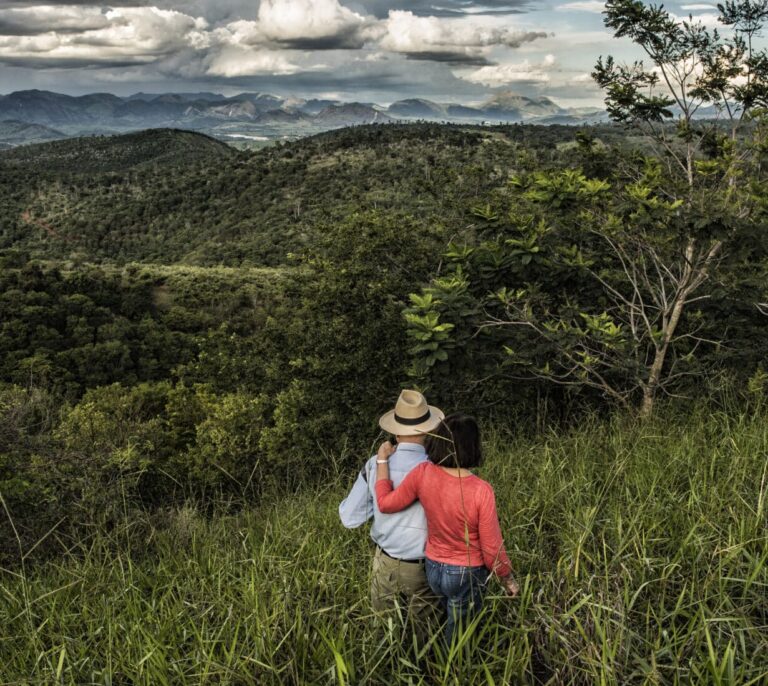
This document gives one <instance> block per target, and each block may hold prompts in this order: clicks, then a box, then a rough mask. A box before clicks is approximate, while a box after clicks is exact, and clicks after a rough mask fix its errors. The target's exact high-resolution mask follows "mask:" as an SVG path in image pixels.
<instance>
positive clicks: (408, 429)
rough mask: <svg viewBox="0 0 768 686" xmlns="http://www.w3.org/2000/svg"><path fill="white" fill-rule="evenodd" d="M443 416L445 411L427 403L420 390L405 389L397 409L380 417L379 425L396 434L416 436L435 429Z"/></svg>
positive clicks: (398, 400)
mask: <svg viewBox="0 0 768 686" xmlns="http://www.w3.org/2000/svg"><path fill="white" fill-rule="evenodd" d="M443 417H445V414H444V413H443V411H442V410H439V409H438V408H436V407H433V406H432V405H427V399H426V398H425V397H424V396H423V395H422V394H421V393H419V392H418V391H403V392H402V393H400V397H399V398H398V399H397V404H396V405H395V409H394V410H391V411H390V412H387V413H386V414H385V415H384V416H383V417H382V418H381V419H379V426H380V427H381V428H382V429H384V431H387V432H388V433H391V434H394V435H395V436H416V435H418V434H425V433H429V432H430V431H434V430H435V429H436V428H437V427H438V426H439V425H440V422H441V420H442V419H443Z"/></svg>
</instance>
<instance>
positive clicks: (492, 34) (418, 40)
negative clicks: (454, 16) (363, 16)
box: [379, 11, 547, 64]
mask: <svg viewBox="0 0 768 686" xmlns="http://www.w3.org/2000/svg"><path fill="white" fill-rule="evenodd" d="M384 29H385V33H384V35H383V37H382V39H381V40H380V42H379V46H380V47H381V48H382V49H383V50H388V51H389V52H397V53H401V54H404V55H407V56H408V57H410V58H411V59H429V60H434V61H445V62H452V63H461V62H466V63H469V64H478V63H482V64H488V59H487V55H488V53H489V51H490V49H491V48H493V47H496V46H506V47H510V48H518V47H520V46H521V45H523V44H524V43H529V42H531V41H534V40H536V39H537V38H543V37H546V35H547V34H546V33H543V32H522V31H515V30H514V29H510V28H505V27H498V26H488V25H482V24H477V23H473V22H469V21H455V20H441V19H438V18H437V17H418V16H416V15H415V14H414V13H413V12H410V11H408V12H405V11H392V12H390V13H389V18H388V19H387V20H386V22H385V23H384Z"/></svg>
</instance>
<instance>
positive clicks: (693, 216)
mask: <svg viewBox="0 0 768 686" xmlns="http://www.w3.org/2000/svg"><path fill="white" fill-rule="evenodd" d="M718 7H719V11H720V21H721V22H722V23H723V25H724V26H725V27H727V29H726V31H727V35H721V34H720V33H719V32H717V31H709V30H708V29H707V28H705V27H704V26H703V25H702V24H701V23H697V22H696V21H694V20H693V19H691V18H689V19H687V20H686V19H683V20H681V19H678V18H676V17H674V16H673V15H671V14H670V13H669V12H667V11H666V10H664V8H663V7H661V6H653V5H651V6H646V5H645V4H643V3H642V2H640V0H608V2H607V4H606V10H605V23H606V25H607V26H608V27H609V28H611V29H613V31H614V35H615V36H616V37H617V38H622V37H627V38H630V39H631V40H632V41H633V42H634V43H635V44H637V45H638V46H639V47H640V48H641V49H642V50H643V51H644V52H645V54H646V55H647V56H648V59H649V65H648V66H646V65H645V64H644V63H643V62H640V61H638V62H635V63H634V64H631V65H622V64H618V63H616V62H615V61H614V60H613V58H612V57H607V58H605V59H603V58H600V59H599V60H598V62H597V65H596V67H595V71H594V73H593V76H594V78H595V79H596V81H597V83H598V84H599V85H600V86H601V87H602V88H603V89H604V91H605V94H606V100H605V101H606V106H607V109H608V112H609V114H610V116H611V117H612V119H613V120H614V121H616V122H619V123H621V124H623V125H625V126H626V127H627V128H628V129H630V130H633V131H635V132H639V133H641V134H642V135H643V137H644V141H645V142H646V145H647V146H649V147H650V150H651V151H652V152H651V154H648V153H647V152H645V153H642V152H636V153H633V154H620V153H618V152H617V153H616V155H615V157H614V158H613V160H612V162H613V165H614V166H613V170H612V171H611V173H609V174H607V176H606V178H601V179H592V178H588V177H586V176H584V174H583V173H581V172H580V171H579V170H562V169H557V170H554V171H552V170H550V171H541V170H539V171H533V172H529V173H521V174H517V175H516V176H515V177H514V179H513V180H512V183H511V187H510V189H509V190H508V194H507V197H506V198H502V203H506V204H507V205H506V212H504V211H502V210H503V208H500V207H499V206H498V205H499V204H501V203H499V201H498V200H497V201H496V203H497V204H496V206H495V207H492V206H489V207H488V208H485V209H478V210H477V211H476V214H477V215H479V217H480V220H481V223H482V227H483V229H482V232H481V240H480V242H479V243H478V244H477V245H474V246H467V247H465V248H464V250H463V252H462V251H461V250H456V248H453V249H452V251H451V250H449V254H448V255H447V257H448V258H450V256H451V255H453V263H454V265H455V267H454V268H455V269H456V270H457V273H461V274H463V275H464V277H465V278H469V279H470V280H471V283H472V286H471V287H472V289H473V290H474V291H475V293H476V295H477V297H479V299H480V300H481V303H482V312H483V314H484V316H483V317H482V318H480V320H476V322H475V326H476V330H477V331H478V332H480V331H483V330H489V329H491V330H494V329H495V330H497V332H500V333H496V335H495V336H494V337H493V340H494V341H495V342H496V343H497V344H501V346H502V347H503V349H504V350H505V351H506V353H507V357H506V360H505V363H504V364H502V365H500V367H499V371H500V372H501V373H506V374H512V373H520V372H521V370H523V369H524V370H525V371H527V373H528V374H529V375H533V376H538V377H543V378H545V379H548V380H550V381H554V382H557V383H559V384H562V385H569V386H579V387H584V386H587V387H593V388H596V389H598V390H599V391H600V392H601V393H603V394H604V395H606V396H608V397H610V398H611V399H613V400H615V401H617V402H619V403H621V404H625V405H634V404H635V403H637V404H638V405H639V411H640V414H641V415H643V416H647V415H649V414H650V413H651V412H652V410H653V406H654V401H655V399H656V398H657V396H658V394H659V392H660V391H663V392H667V393H672V392H674V388H675V386H676V385H677V384H678V383H679V382H680V381H681V379H682V378H683V377H684V376H685V375H687V374H692V373H695V372H698V371H699V368H698V367H697V365H696V364H695V363H696V361H697V356H698V355H699V351H700V349H701V347H702V344H707V343H719V342H720V341H721V340H722V339H723V338H724V336H725V333H724V331H722V330H720V331H719V332H718V331H717V327H716V326H713V322H711V321H707V320H706V313H705V311H704V309H705V305H706V301H707V300H709V299H710V298H712V297H713V292H714V291H715V290H716V289H718V288H719V289H723V288H725V289H727V288H728V287H729V286H730V285H732V284H734V283H738V282H739V281H740V280H743V279H744V278H747V274H748V272H750V271H754V270H757V269H759V265H760V259H761V257H762V256H763V255H764V254H765V249H766V236H765V235H764V234H765V232H764V230H763V228H764V225H763V218H764V215H765V213H764V210H765V202H764V200H763V198H764V197H765V190H766V186H765V181H766V178H765V171H764V166H765V165H764V163H765V155H766V151H768V136H767V135H766V134H767V133H768V124H767V123H766V118H765V116H764V115H763V111H762V108H763V107H765V106H766V105H767V104H768V55H767V54H766V52H765V51H764V50H763V51H759V50H757V49H756V47H755V39H756V38H757V37H758V36H759V35H760V31H761V28H762V26H763V24H764V22H765V20H766V18H767V17H768V0H758V1H756V2H753V1H752V0H746V1H745V2H738V3H737V2H726V3H725V5H719V6H718ZM707 107H709V108H711V113H712V114H713V116H714V119H702V118H700V115H701V114H702V113H704V112H705V109H704V108H707ZM580 145H581V147H582V148H587V149H588V148H590V146H591V143H590V141H589V140H587V139H586V138H584V137H582V139H581V141H580ZM432 296H433V300H432V303H433V304H431V305H430V307H428V308H426V309H425V308H423V307H422V310H421V311H419V312H417V313H414V312H411V313H410V316H411V319H412V324H411V331H412V334H413V335H414V336H415V334H416V333H417V331H416V329H417V327H416V325H415V324H416V320H415V319H413V317H414V314H416V315H418V316H419V317H422V319H421V320H420V321H419V325H420V326H421V327H422V329H423V328H424V325H425V322H426V323H431V324H433V325H434V327H438V326H441V325H442V324H444V323H445V322H451V323H453V324H454V325H455V322H454V321H453V320H452V319H451V316H450V312H449V308H446V306H445V303H446V302H447V301H448V298H446V297H438V296H437V295H436V294H435V293H433V294H432ZM758 297H759V296H758ZM756 300H757V298H756ZM755 304H757V303H755ZM416 305H417V306H418V305H419V303H418V302H417V303H416ZM429 311H432V312H433V314H434V313H436V314H437V315H438V316H437V318H435V317H434V316H433V317H432V319H431V320H430V319H425V317H427V315H428V314H429ZM512 331H515V333H514V334H513V333H512ZM705 332H706V333H705ZM438 334H439V335H440V336H442V337H443V338H445V337H446V335H447V332H446V331H445V330H444V329H443V330H441V331H437V330H435V337H436V336H437V335H438ZM420 335H421V336H422V337H424V336H425V335H426V334H425V332H424V331H422V332H421V333H420ZM430 340H431V339H430ZM442 349H443V348H441V347H440V346H437V347H435V346H434V345H432V346H431V349H430V351H429V355H430V356H431V359H432V360H435V361H439V359H440V358H439V357H438V355H439V354H441V353H440V350H442ZM414 352H415V354H416V357H417V359H419V358H425V357H426V353H425V352H424V351H422V350H418V346H416V348H414ZM422 362H423V360H422ZM505 365H506V366H505ZM432 366H435V362H433V363H432ZM417 367H418V365H417ZM510 367H511V368H512V369H510ZM424 368H425V367H424V364H422V371H423V370H424Z"/></svg>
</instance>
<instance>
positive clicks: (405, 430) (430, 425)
mask: <svg viewBox="0 0 768 686" xmlns="http://www.w3.org/2000/svg"><path fill="white" fill-rule="evenodd" d="M428 407H429V419H426V420H425V421H423V422H422V423H421V424H401V423H400V422H398V421H397V420H396V419H395V411H394V410H390V411H389V412H387V413H386V414H385V415H383V416H382V418H381V419H379V426H380V427H381V428H382V429H384V431H386V432H387V433H391V434H394V435H395V436H418V435H420V434H428V433H430V432H432V431H434V430H435V429H436V428H437V427H438V426H440V422H441V421H443V419H444V418H445V413H444V412H443V411H442V410H441V409H439V408H437V407H435V406H434V405H428Z"/></svg>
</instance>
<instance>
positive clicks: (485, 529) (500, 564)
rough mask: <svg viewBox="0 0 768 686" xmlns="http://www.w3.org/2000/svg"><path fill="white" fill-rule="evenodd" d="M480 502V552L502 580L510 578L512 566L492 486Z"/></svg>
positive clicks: (489, 566)
mask: <svg viewBox="0 0 768 686" xmlns="http://www.w3.org/2000/svg"><path fill="white" fill-rule="evenodd" d="M484 490H485V492H484V494H483V496H482V497H481V498H480V500H479V502H478V515H479V517H478V527H477V533H478V537H479V539H480V550H481V552H482V554H483V562H484V564H485V566H486V567H487V568H488V569H490V570H491V571H492V572H493V573H494V574H496V575H497V576H498V577H500V578H501V579H505V578H506V577H509V576H510V574H511V573H512V566H511V565H510V564H509V558H508V557H507V552H506V551H505V550H504V541H503V540H502V538H501V527H500V526H499V516H498V514H497V513H496V496H495V495H494V493H493V489H492V488H491V486H490V484H487V488H486V489H484Z"/></svg>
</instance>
